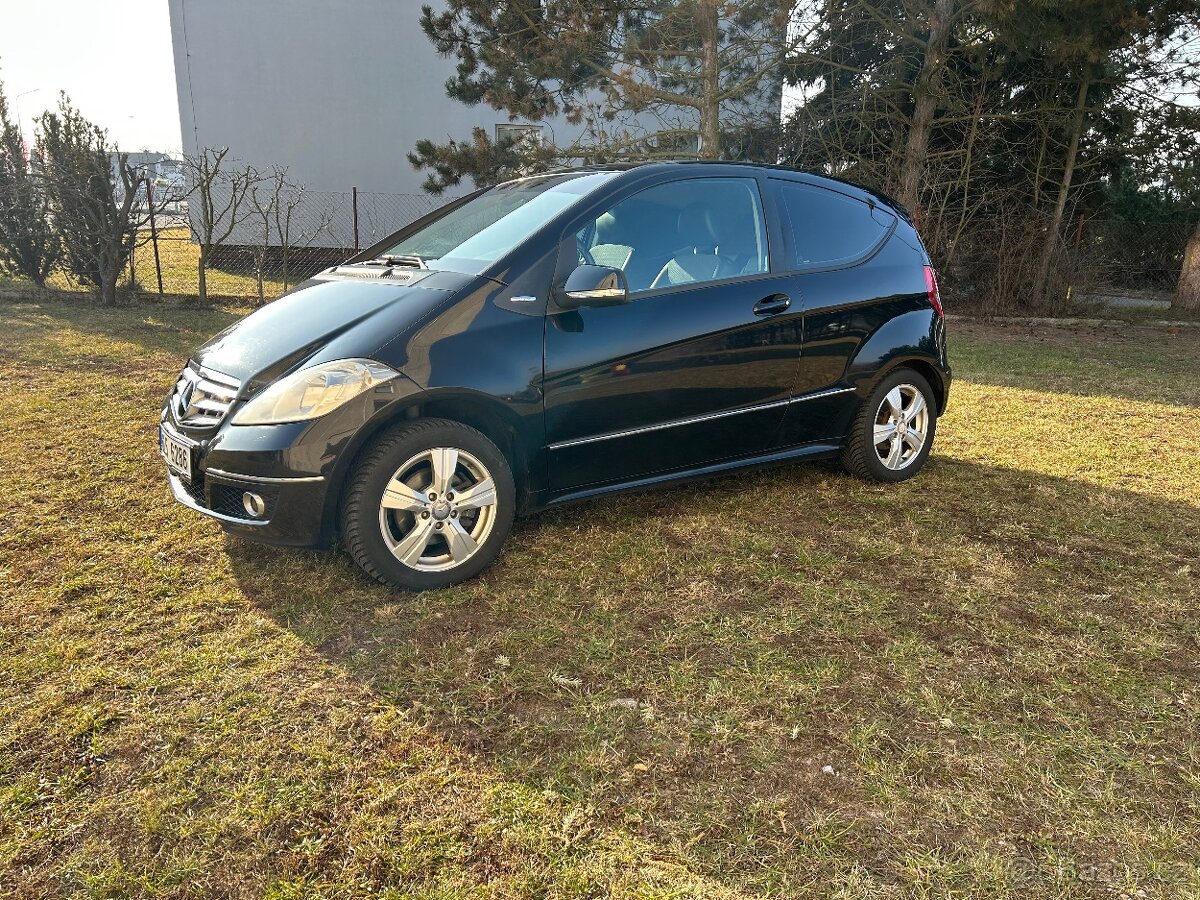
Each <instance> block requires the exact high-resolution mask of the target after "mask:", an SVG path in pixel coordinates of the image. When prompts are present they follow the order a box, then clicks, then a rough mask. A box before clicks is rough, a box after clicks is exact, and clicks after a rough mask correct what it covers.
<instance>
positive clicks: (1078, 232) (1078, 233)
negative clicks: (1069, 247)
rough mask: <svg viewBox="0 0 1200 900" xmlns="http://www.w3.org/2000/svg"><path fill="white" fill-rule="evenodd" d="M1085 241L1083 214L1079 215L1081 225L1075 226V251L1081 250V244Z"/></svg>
mask: <svg viewBox="0 0 1200 900" xmlns="http://www.w3.org/2000/svg"><path fill="white" fill-rule="evenodd" d="M1082 240H1083V213H1080V214H1079V223H1078V224H1077V225H1076V226H1075V249H1076V250H1078V249H1079V244H1080V242H1081V241H1082Z"/></svg>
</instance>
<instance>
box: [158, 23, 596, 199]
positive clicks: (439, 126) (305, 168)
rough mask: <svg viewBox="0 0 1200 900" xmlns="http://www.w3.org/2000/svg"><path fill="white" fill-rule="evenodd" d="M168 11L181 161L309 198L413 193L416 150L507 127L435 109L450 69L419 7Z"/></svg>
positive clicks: (558, 134)
mask: <svg viewBox="0 0 1200 900" xmlns="http://www.w3.org/2000/svg"><path fill="white" fill-rule="evenodd" d="M169 3H170V11H171V39H172V42H173V44H174V51H175V78H176V83H177V86H178V90H179V115H180V120H181V126H182V132H183V143H184V150H185V152H188V153H194V152H195V151H196V150H198V149H200V148H202V147H226V146H227V147H229V148H230V149H231V152H232V153H233V154H236V155H237V156H238V157H240V158H241V159H244V160H246V161H247V162H252V163H255V164H258V165H270V164H278V165H285V166H288V167H289V169H290V171H291V174H292V176H293V177H294V178H295V179H297V180H298V181H300V182H302V183H303V184H304V185H306V186H307V187H308V188H310V189H312V190H317V191H348V190H350V188H351V187H352V186H357V187H358V189H359V190H360V191H377V192H385V193H392V194H403V193H420V192H421V181H422V180H423V178H424V176H423V175H422V174H421V173H419V172H416V171H414V170H413V168H412V166H411V165H410V164H409V162H408V160H407V159H406V158H405V154H407V153H408V152H409V151H410V150H412V148H413V145H414V144H415V143H416V141H417V140H418V139H420V138H432V139H435V140H439V141H440V140H442V139H444V138H446V137H456V138H461V137H465V136H468V135H469V133H470V129H471V127H472V126H474V125H480V126H483V127H485V128H487V129H488V132H489V133H492V131H493V127H494V126H495V125H496V124H497V123H503V122H505V121H507V119H506V117H505V116H504V115H503V114H501V113H498V112H496V111H494V110H492V109H491V108H488V107H467V106H464V105H463V104H461V103H457V102H454V101H452V100H450V99H449V98H447V97H446V92H445V88H444V85H445V82H446V79H447V78H448V77H449V76H450V75H451V74H452V73H453V70H454V64H453V62H452V61H451V60H448V59H443V58H442V57H440V56H438V54H437V53H436V52H435V51H434V49H433V46H432V45H431V44H430V42H429V40H428V39H427V38H426V37H425V34H424V33H423V32H422V31H421V28H420V25H419V22H418V19H419V17H420V14H421V4H422V0H253V2H247V0H169ZM551 134H553V136H554V137H555V139H557V140H558V142H563V141H564V140H566V141H569V140H570V139H571V138H572V137H573V136H574V134H575V132H574V131H573V130H572V129H571V127H570V126H568V125H566V124H565V123H563V122H551V123H546V135H547V137H549V136H550V135H551Z"/></svg>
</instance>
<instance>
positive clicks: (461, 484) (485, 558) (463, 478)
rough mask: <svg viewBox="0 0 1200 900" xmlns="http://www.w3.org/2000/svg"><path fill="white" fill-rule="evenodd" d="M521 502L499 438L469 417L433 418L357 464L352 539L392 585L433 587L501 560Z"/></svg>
mask: <svg viewBox="0 0 1200 900" xmlns="http://www.w3.org/2000/svg"><path fill="white" fill-rule="evenodd" d="M515 507H516V489H515V487H514V485H513V476H512V469H511V468H510V467H509V464H508V461H507V460H506V459H505V458H504V454H502V453H501V452H500V451H499V450H498V449H497V448H496V445H495V444H493V443H492V442H491V441H489V440H488V439H487V438H486V437H484V436H483V435H482V434H480V433H479V432H478V431H476V430H475V429H473V428H469V427H467V426H466V425H463V424H461V423H459V422H451V421H449V420H445V419H425V420H423V421H419V422H415V423H413V424H411V425H408V426H405V427H401V428H398V429H395V430H393V431H390V432H388V433H386V434H385V435H384V436H383V437H381V438H379V439H378V440H377V441H376V442H375V443H374V444H373V445H372V446H371V447H369V448H368V449H367V451H366V453H365V454H364V456H363V457H362V459H361V460H360V461H359V462H358V464H357V465H356V466H355V468H354V471H353V473H352V474H351V476H350V482H349V488H348V489H347V491H346V497H345V500H344V502H343V504H342V535H343V541H344V543H345V545H346V549H347V550H348V551H349V553H350V555H351V556H352V557H353V558H354V561H355V562H356V563H358V565H359V566H360V567H361V568H362V569H363V570H364V571H365V572H366V573H367V574H369V575H371V576H372V577H374V578H376V579H378V580H379V581H382V582H383V583H384V584H388V585H391V586H392V587H397V588H402V589H404V590H410V591H425V590H433V589H436V588H441V587H446V586H448V585H451V584H455V583H456V582H459V581H463V580H465V579H468V578H472V577H474V576H475V575H478V574H479V573H480V572H482V571H483V570H484V569H485V568H486V567H487V566H488V565H490V564H491V563H492V562H493V561H494V560H495V559H496V557H497V556H498V555H499V554H500V548H501V546H502V545H503V544H504V541H505V539H506V538H507V537H508V533H509V531H510V530H511V528H512V522H513V513H514V511H515Z"/></svg>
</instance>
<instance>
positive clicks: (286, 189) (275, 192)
mask: <svg viewBox="0 0 1200 900" xmlns="http://www.w3.org/2000/svg"><path fill="white" fill-rule="evenodd" d="M250 208H251V210H252V218H253V220H254V227H255V232H256V234H257V240H256V243H255V246H254V251H253V258H254V271H255V275H256V278H257V281H258V299H259V302H263V301H265V300H266V290H265V280H266V273H267V271H268V270H269V269H274V270H275V271H277V272H278V275H279V278H280V280H281V281H282V282H283V289H284V290H285V291H286V290H287V289H288V287H289V286H290V284H291V277H292V272H291V266H292V257H293V254H294V253H295V251H297V250H302V249H304V248H307V247H311V246H312V245H313V243H314V242H315V241H316V240H317V238H318V237H319V236H320V235H321V234H322V233H323V232H326V231H328V229H329V226H330V225H331V223H332V222H333V218H334V215H335V213H336V208H335V206H334V205H333V204H332V203H329V202H325V203H322V204H320V205H317V201H315V200H314V198H313V197H312V196H311V195H308V194H307V192H306V190H305V188H304V186H303V185H301V184H297V183H295V182H293V181H291V180H290V179H289V178H288V170H287V167H285V166H274V167H272V168H271V170H270V171H269V172H267V173H265V174H263V175H261V177H260V178H259V179H258V180H257V181H256V182H255V183H254V184H253V185H252V186H251V188H250Z"/></svg>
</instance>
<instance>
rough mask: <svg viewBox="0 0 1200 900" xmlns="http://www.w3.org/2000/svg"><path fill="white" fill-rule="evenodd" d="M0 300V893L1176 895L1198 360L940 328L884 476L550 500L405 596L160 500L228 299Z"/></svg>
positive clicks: (809, 474)
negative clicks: (180, 423)
mask: <svg viewBox="0 0 1200 900" xmlns="http://www.w3.org/2000/svg"><path fill="white" fill-rule="evenodd" d="M0 315H3V319H4V322H5V328H4V330H3V333H0V387H2V388H3V390H2V391H0V421H3V422H4V424H5V426H6V432H5V435H4V436H3V438H0V447H2V448H3V449H2V451H0V481H2V483H3V484H4V486H5V491H4V500H3V501H2V503H0V509H2V510H3V520H4V524H5V529H4V539H3V547H2V549H0V591H2V593H3V598H4V599H3V603H2V605H0V748H3V749H2V750H0V895H3V894H5V893H6V892H7V893H8V894H11V895H13V896H20V897H44V896H57V895H66V896H105V897H110V896H111V897H125V896H163V897H183V896H213V897H217V896H220V897H225V896H238V897H242V896H245V897H251V896H254V897H258V896H269V897H368V896H370V897H445V898H449V897H493V896H494V897H561V898H568V897H569V898H575V897H608V896H613V897H731V898H733V897H736V898H747V897H757V896H778V897H794V896H801V895H807V894H811V895H820V896H826V895H833V896H840V897H926V896H939V897H950V896H970V897H1048V896H1072V897H1076V896H1078V897H1119V896H1143V895H1145V896H1152V897H1164V898H1166V897H1172V898H1174V897H1181V896H1189V895H1197V894H1200V872H1198V870H1197V867H1196V853H1195V848H1196V847H1197V846H1200V815H1198V814H1200V809H1198V802H1197V791H1198V789H1200V753H1198V751H1197V745H1196V733H1197V731H1196V729H1197V724H1198V719H1200V706H1198V704H1200V685H1198V683H1197V676H1198V674H1200V663H1198V662H1197V649H1198V647H1197V639H1196V635H1197V633H1198V628H1200V613H1198V612H1197V601H1198V600H1200V564H1198V562H1197V550H1196V548H1197V546H1200V429H1198V428H1197V427H1196V421H1197V419H1196V407H1197V405H1200V383H1198V382H1197V380H1196V377H1195V376H1196V372H1197V371H1198V369H1200V335H1189V334H1168V333H1165V332H1161V331H1155V330H1144V331H1137V332H1129V333H1126V334H1116V333H1113V332H1111V331H1108V332H1104V333H1092V332H1082V333H1071V334H1065V333H1063V332H1062V331H1060V330H1057V329H1040V330H1032V329H1014V328H1006V329H1001V328H994V327H985V326H972V325H958V326H956V329H955V332H956V333H955V334H954V335H953V353H954V363H955V366H956V369H957V374H958V381H957V382H956V384H955V388H954V396H953V398H952V404H953V405H952V409H951V411H950V412H949V414H948V415H947V417H946V418H945V419H944V420H943V421H942V427H941V431H940V433H939V439H938V445H937V447H936V453H935V456H934V457H933V460H932V462H931V465H930V468H929V470H928V472H927V473H925V474H924V475H923V476H922V477H921V478H919V479H917V480H915V481H912V482H908V483H905V484H903V485H900V486H896V487H881V486H877V485H871V484H864V483H860V482H856V481H853V480H851V479H849V478H846V477H844V476H841V475H839V474H836V473H833V472H830V471H829V470H827V469H824V468H821V467H816V466H790V467H784V468H779V469H774V470H771V471H766V472H761V473H757V474H753V475H748V476H741V477H736V478H729V479H724V480H720V481H715V482H711V483H707V484H702V485H693V486H689V487H684V488H679V489H675V490H672V491H667V492H662V493H656V494H643V495H637V496H630V497H624V498H620V499H610V500H606V501H604V502H596V503H592V504H589V505H585V506H580V507H575V508H573V509H565V510H561V511H557V512H554V513H551V514H547V515H543V516H540V517H538V518H535V519H532V520H529V521H527V522H524V523H519V524H518V528H517V530H516V533H515V534H514V537H513V540H512V544H511V547H510V548H509V550H508V551H507V552H506V553H505V555H504V556H503V557H502V559H501V561H500V562H499V563H498V565H497V566H495V567H494V568H493V569H491V570H490V571H489V572H488V573H486V574H485V576H484V577H482V578H480V579H478V580H477V581H475V582H473V583H471V584H467V585H463V586H461V587H458V588H455V589H452V590H449V591H444V592H440V593H436V594H430V595H422V596H419V597H410V596H401V595H395V594H391V593H389V592H387V591H386V590H384V589H382V588H379V587H377V586H375V585H372V584H370V583H368V582H367V581H366V580H365V579H364V578H362V577H361V576H360V575H359V574H358V573H357V572H356V571H355V569H354V568H353V566H352V565H351V564H350V563H349V562H348V561H347V560H346V559H345V558H344V557H342V556H337V555H334V556H328V555H322V554H315V553H301V552H289V551H280V550H272V549H267V548H262V547H257V546H254V545H250V544H246V543H242V542H239V541H235V540H231V539H227V538H225V537H223V536H222V535H221V533H220V531H219V530H218V529H217V528H216V527H215V526H214V525H213V524H211V523H210V522H207V521H205V520H202V519H200V518H199V517H196V516H194V515H192V514H190V513H188V512H187V511H186V510H183V509H181V508H179V507H176V506H174V505H172V504H171V503H169V502H168V499H167V492H166V489H165V486H164V485H163V479H162V473H161V467H160V463H159V460H158V458H157V456H156V453H155V446H154V428H155V423H156V421H157V412H158V407H159V403H160V400H161V397H162V395H163V394H164V392H165V390H166V388H167V387H168V385H169V384H170V382H171V381H172V379H173V377H174V374H175V372H176V371H177V369H178V366H179V365H180V363H181V362H182V360H183V359H184V358H185V357H186V355H187V353H188V352H189V351H190V349H191V348H192V347H194V346H195V345H196V344H198V343H199V342H200V341H202V340H203V338H204V337H206V336H207V335H208V334H210V333H212V332H215V331H217V330H219V329H220V328H221V327H223V325H224V324H225V323H226V322H228V321H229V320H230V319H231V318H232V316H233V312H231V311H224V310H195V309H181V308H179V307H176V306H173V305H169V304H168V305H153V306H141V307H137V308H133V309H121V310H118V311H105V310H101V309H99V308H97V307H95V306H92V305H90V304H85V303H73V302H56V303H49V302H43V303H40V304H34V303H3V304H0ZM827 766H828V767H832V774H828V773H827V770H825V767H827ZM1139 891H1141V892H1144V894H1138V893H1137V892H1139Z"/></svg>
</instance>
